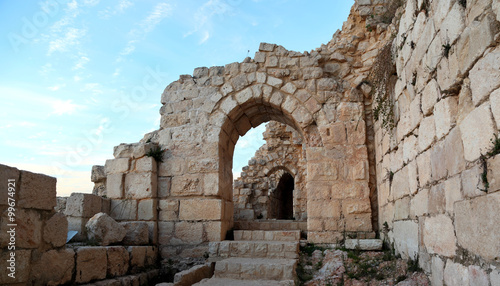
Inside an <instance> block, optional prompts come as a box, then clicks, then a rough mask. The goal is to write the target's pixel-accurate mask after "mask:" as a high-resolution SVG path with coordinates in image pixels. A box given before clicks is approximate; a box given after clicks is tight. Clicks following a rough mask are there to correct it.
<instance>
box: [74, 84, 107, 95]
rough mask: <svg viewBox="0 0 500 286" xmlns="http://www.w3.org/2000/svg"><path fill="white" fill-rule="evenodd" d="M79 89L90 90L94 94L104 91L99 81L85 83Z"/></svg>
mask: <svg viewBox="0 0 500 286" xmlns="http://www.w3.org/2000/svg"><path fill="white" fill-rule="evenodd" d="M80 91H82V92H85V91H90V92H92V93H93V94H94V95H98V94H103V93H104V91H103V90H102V86H101V84H100V83H96V82H93V83H87V84H85V86H84V87H83V88H82V89H80Z"/></svg>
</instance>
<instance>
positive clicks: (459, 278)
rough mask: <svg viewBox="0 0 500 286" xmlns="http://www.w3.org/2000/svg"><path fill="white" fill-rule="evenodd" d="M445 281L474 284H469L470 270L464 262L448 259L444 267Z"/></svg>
mask: <svg viewBox="0 0 500 286" xmlns="http://www.w3.org/2000/svg"><path fill="white" fill-rule="evenodd" d="M443 276H444V282H445V283H446V285H472V284H469V271H468V269H467V267H465V266H463V265H462V264H459V263H455V262H453V261H452V260H450V259H448V261H446V267H445V268H444V275H443Z"/></svg>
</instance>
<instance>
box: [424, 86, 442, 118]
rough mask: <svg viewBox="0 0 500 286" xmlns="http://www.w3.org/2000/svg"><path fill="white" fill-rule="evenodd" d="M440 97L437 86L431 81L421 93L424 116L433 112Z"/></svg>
mask: <svg viewBox="0 0 500 286" xmlns="http://www.w3.org/2000/svg"><path fill="white" fill-rule="evenodd" d="M440 97H441V94H440V91H439V85H438V84H437V82H436V80H435V79H432V80H431V81H430V82H429V83H428V84H427V86H426V87H425V89H424V91H423V92H422V111H423V113H424V115H425V116H427V115H429V114H430V113H431V112H432V111H433V109H434V105H435V104H436V102H437V100H438V98H440Z"/></svg>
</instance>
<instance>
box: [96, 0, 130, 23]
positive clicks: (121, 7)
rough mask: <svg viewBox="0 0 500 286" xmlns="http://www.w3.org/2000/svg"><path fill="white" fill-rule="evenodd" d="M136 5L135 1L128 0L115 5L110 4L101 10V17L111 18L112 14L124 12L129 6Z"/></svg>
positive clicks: (122, 0)
mask: <svg viewBox="0 0 500 286" xmlns="http://www.w3.org/2000/svg"><path fill="white" fill-rule="evenodd" d="M132 6H134V3H133V2H131V1H128V0H121V1H120V2H119V3H118V4H117V5H115V6H114V7H111V6H108V7H106V9H104V10H101V11H99V13H98V14H99V17H101V18H104V19H107V18H110V17H111V16H114V15H118V14H122V13H123V12H125V10H127V9H128V8H129V7H132Z"/></svg>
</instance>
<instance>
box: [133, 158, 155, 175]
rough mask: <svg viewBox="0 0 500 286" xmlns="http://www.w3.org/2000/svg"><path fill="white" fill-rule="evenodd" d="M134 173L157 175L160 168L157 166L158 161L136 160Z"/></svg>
mask: <svg viewBox="0 0 500 286" xmlns="http://www.w3.org/2000/svg"><path fill="white" fill-rule="evenodd" d="M134 167H135V168H134V171H136V172H151V173H157V172H158V167H157V164H156V160H155V159H154V158H153V157H147V156H145V157H142V158H139V159H137V160H135V166H134Z"/></svg>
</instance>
